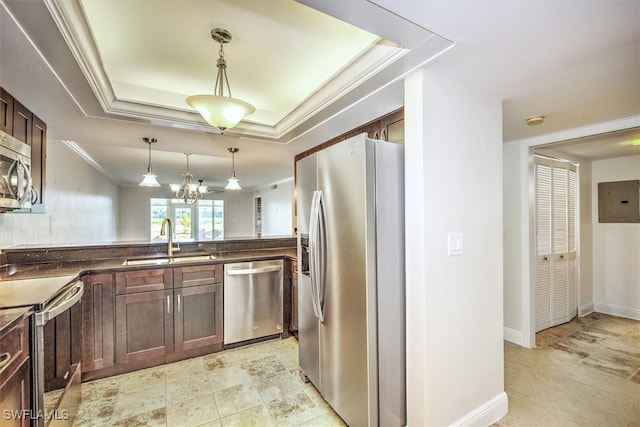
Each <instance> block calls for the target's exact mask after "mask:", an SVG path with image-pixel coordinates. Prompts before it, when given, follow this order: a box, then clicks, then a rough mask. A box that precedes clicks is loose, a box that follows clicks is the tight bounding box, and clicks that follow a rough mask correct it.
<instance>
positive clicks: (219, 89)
mask: <svg viewBox="0 0 640 427" xmlns="http://www.w3.org/2000/svg"><path fill="white" fill-rule="evenodd" d="M211 37H212V38H213V39H214V40H215V41H217V42H218V43H220V50H219V51H218V62H217V65H216V66H217V67H218V75H217V76H216V85H215V88H214V93H213V95H193V96H190V97H188V98H187V99H186V101H187V103H188V104H189V105H191V106H192V107H193V108H195V109H196V110H198V112H199V113H200V114H201V115H202V117H203V118H204V119H205V120H206V121H207V123H209V124H210V125H211V126H215V127H217V128H218V129H220V132H223V131H224V130H225V129H228V128H232V127H234V126H235V125H237V124H238V123H239V122H240V120H242V119H243V118H244V117H245V116H247V115H249V114H251V113H253V112H254V111H256V109H255V107H254V106H253V105H251V104H249V103H247V102H244V101H241V100H239V99H236V98H232V97H231V87H230V86H229V79H228V78H227V61H226V60H225V59H224V49H223V46H224V44H225V43H229V42H230V41H231V33H230V32H229V31H227V30H225V29H222V28H214V29H213V30H211ZM225 86H226V87H227V92H228V94H229V95H228V96H225V95H224V88H225Z"/></svg>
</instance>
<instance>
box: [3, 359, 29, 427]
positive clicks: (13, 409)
mask: <svg viewBox="0 0 640 427" xmlns="http://www.w3.org/2000/svg"><path fill="white" fill-rule="evenodd" d="M30 384H31V374H30V369H29V359H26V360H24V361H23V362H22V365H20V367H19V368H18V369H17V370H16V371H14V373H13V374H12V375H11V376H9V377H8V378H7V379H6V380H5V381H3V382H2V383H0V416H1V417H2V423H1V424H2V426H3V427H4V426H7V427H14V426H15V427H28V426H29V416H28V414H29V413H30V412H29V411H30V410H31V387H30ZM12 414H16V416H12Z"/></svg>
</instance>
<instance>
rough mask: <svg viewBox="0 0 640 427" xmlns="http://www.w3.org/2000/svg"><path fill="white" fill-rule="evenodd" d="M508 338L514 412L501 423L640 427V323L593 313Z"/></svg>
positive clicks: (507, 369)
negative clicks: (519, 338)
mask: <svg viewBox="0 0 640 427" xmlns="http://www.w3.org/2000/svg"><path fill="white" fill-rule="evenodd" d="M536 344H537V346H536V348H534V349H525V348H522V347H520V346H517V345H515V344H511V343H508V342H505V353H504V356H505V390H506V392H507V395H508V396H509V413H508V414H507V415H506V416H505V417H504V418H502V419H501V420H500V421H499V422H498V423H496V424H495V425H496V426H558V427H572V426H574V427H575V426H603V427H614V426H622V427H640V322H638V321H633V320H628V319H623V318H620V317H614V316H609V315H606V314H600V313H592V314H590V315H588V316H585V317H581V318H576V319H574V320H573V321H571V322H569V323H566V324H564V325H559V326H556V327H554V328H551V329H547V330H545V331H541V332H539V333H538V334H537V335H536Z"/></svg>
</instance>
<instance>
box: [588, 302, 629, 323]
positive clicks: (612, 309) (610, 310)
mask: <svg viewBox="0 0 640 427" xmlns="http://www.w3.org/2000/svg"><path fill="white" fill-rule="evenodd" d="M593 308H594V310H595V311H597V312H598V313H604V314H611V315H612V316H619V317H626V318H627V319H633V320H640V310H638V309H637V308H630V307H622V306H620V305H613V304H602V303H599V302H596V303H595V304H594V307H593Z"/></svg>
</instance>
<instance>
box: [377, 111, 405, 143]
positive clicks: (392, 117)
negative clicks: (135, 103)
mask: <svg viewBox="0 0 640 427" xmlns="http://www.w3.org/2000/svg"><path fill="white" fill-rule="evenodd" d="M380 139H384V140H385V141H390V142H396V143H398V144H404V110H399V111H396V112H395V113H391V114H389V115H387V116H384V117H382V118H381V119H380Z"/></svg>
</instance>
